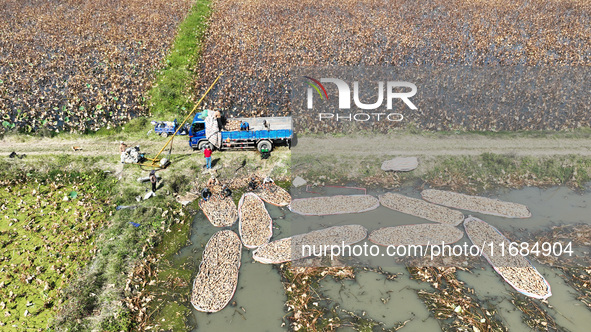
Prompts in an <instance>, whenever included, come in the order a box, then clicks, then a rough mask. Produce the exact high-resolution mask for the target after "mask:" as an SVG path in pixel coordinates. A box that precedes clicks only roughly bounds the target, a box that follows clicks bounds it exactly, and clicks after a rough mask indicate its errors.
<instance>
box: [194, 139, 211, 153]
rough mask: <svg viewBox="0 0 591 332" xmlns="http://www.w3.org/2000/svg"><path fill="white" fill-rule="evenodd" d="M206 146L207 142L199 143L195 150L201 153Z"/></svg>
mask: <svg viewBox="0 0 591 332" xmlns="http://www.w3.org/2000/svg"><path fill="white" fill-rule="evenodd" d="M207 145H209V141H207V140H203V141H199V144H197V149H199V150H202V151H203V150H204V149H205V147H206V146H207Z"/></svg>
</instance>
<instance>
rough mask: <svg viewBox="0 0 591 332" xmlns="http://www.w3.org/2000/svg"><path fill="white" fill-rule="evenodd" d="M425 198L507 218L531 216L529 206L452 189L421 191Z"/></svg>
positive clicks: (457, 207)
mask: <svg viewBox="0 0 591 332" xmlns="http://www.w3.org/2000/svg"><path fill="white" fill-rule="evenodd" d="M421 196H422V197H423V199H424V200H426V201H429V202H431V203H435V204H439V205H444V206H448V207H452V208H456V209H461V210H468V211H472V212H478V213H483V214H490V215H493V216H499V217H505V218H529V217H531V212H529V209H528V208H527V206H525V205H523V204H518V203H512V202H503V201H499V200H497V199H492V198H487V197H481V196H470V195H465V194H460V193H454V192H451V191H443V190H436V189H427V190H423V191H422V192H421Z"/></svg>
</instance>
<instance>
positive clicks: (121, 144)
mask: <svg viewBox="0 0 591 332" xmlns="http://www.w3.org/2000/svg"><path fill="white" fill-rule="evenodd" d="M125 150H127V144H125V142H123V141H121V142H119V153H121V163H122V164H124V163H125Z"/></svg>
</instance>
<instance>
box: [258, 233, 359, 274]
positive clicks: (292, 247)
mask: <svg viewBox="0 0 591 332" xmlns="http://www.w3.org/2000/svg"><path fill="white" fill-rule="evenodd" d="M366 237H367V229H365V227H363V226H361V225H346V226H334V227H330V228H326V229H321V230H318V231H312V232H310V233H306V234H300V235H294V236H292V237H288V238H284V239H280V240H277V241H273V242H270V243H267V244H264V245H262V246H260V247H259V248H258V249H256V250H255V251H254V252H253V253H252V258H253V259H254V260H255V261H257V262H261V263H263V264H279V263H284V262H290V261H294V260H298V259H302V258H305V257H309V256H310V255H309V254H308V253H306V254H304V251H303V250H302V249H303V248H302V246H304V245H310V246H317V247H318V246H323V245H329V246H330V245H341V244H342V243H343V242H344V243H345V245H352V244H355V243H357V242H359V241H362V240H363V239H365V238H366Z"/></svg>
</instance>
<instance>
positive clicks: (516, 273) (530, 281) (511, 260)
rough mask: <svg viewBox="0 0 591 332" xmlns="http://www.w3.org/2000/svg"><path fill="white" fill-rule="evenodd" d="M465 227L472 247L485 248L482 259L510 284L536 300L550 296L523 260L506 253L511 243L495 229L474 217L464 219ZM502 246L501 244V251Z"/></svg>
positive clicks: (534, 271)
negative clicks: (473, 245)
mask: <svg viewBox="0 0 591 332" xmlns="http://www.w3.org/2000/svg"><path fill="white" fill-rule="evenodd" d="M464 228H465V230H466V233H467V234H468V238H470V241H472V243H473V244H475V245H477V246H482V247H484V250H483V255H484V257H485V258H486V260H487V261H488V262H489V263H490V265H492V267H493V268H494V269H495V271H497V273H499V274H500V275H501V276H502V277H503V279H505V281H506V282H507V283H508V284H509V285H511V286H512V287H513V288H515V289H516V290H517V291H519V292H520V293H522V294H524V295H527V296H529V297H533V298H537V299H546V298H548V297H550V296H551V295H552V292H551V290H550V285H549V284H548V282H547V281H546V279H544V277H543V276H542V275H541V274H540V273H539V272H538V271H537V270H536V268H535V267H533V265H531V263H530V262H529V261H528V260H527V259H526V258H525V257H523V256H521V255H519V254H517V255H512V254H510V253H509V252H508V248H509V245H510V242H509V240H507V238H506V237H505V236H504V235H503V234H501V233H500V232H499V231H498V230H497V229H496V228H494V227H493V226H491V225H489V224H487V223H486V222H484V221H482V220H480V219H477V218H474V217H468V218H466V220H465V221H464ZM501 243H504V248H505V250H504V251H503V250H502V248H501ZM491 244H492V248H491ZM491 250H492V252H491Z"/></svg>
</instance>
